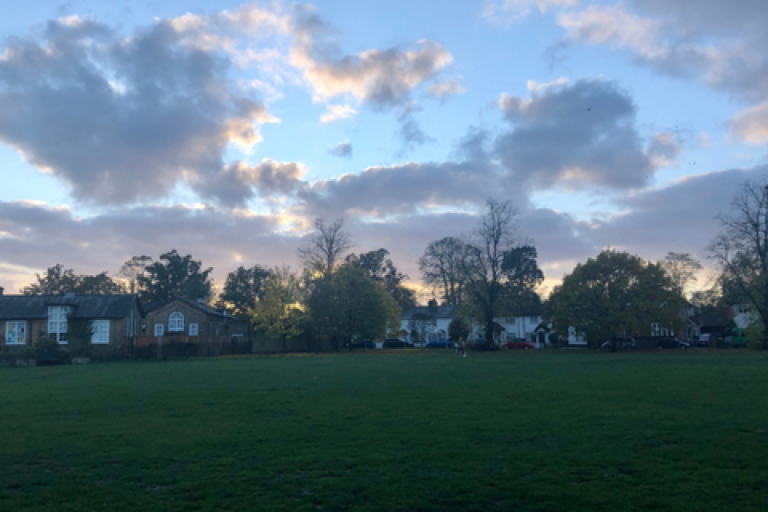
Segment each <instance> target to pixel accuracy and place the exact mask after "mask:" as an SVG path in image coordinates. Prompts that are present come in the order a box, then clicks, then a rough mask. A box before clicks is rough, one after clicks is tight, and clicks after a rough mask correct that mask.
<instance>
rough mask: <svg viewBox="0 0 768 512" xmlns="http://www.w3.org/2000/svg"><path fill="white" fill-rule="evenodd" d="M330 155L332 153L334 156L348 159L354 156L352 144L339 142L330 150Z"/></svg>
mask: <svg viewBox="0 0 768 512" xmlns="http://www.w3.org/2000/svg"><path fill="white" fill-rule="evenodd" d="M328 153H330V154H331V155H333V156H338V157H342V158H348V157H350V156H352V144H350V143H349V141H348V140H345V141H344V142H339V143H338V144H336V145H335V146H333V147H332V148H329V149H328Z"/></svg>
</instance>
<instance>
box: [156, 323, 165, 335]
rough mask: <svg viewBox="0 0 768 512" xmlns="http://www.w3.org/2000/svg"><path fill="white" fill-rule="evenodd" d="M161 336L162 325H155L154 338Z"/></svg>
mask: <svg viewBox="0 0 768 512" xmlns="http://www.w3.org/2000/svg"><path fill="white" fill-rule="evenodd" d="M162 335H163V324H155V336H162Z"/></svg>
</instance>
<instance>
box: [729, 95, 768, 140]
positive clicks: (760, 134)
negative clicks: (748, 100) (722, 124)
mask: <svg viewBox="0 0 768 512" xmlns="http://www.w3.org/2000/svg"><path fill="white" fill-rule="evenodd" d="M731 132H732V133H734V134H735V135H736V136H738V137H740V138H742V139H744V140H746V141H747V142H751V143H753V144H768V101H764V102H762V103H760V104H759V105H755V106H754V107H751V108H748V109H746V110H744V111H743V112H741V113H739V114H737V115H736V116H735V117H734V118H733V120H732V121H731Z"/></svg>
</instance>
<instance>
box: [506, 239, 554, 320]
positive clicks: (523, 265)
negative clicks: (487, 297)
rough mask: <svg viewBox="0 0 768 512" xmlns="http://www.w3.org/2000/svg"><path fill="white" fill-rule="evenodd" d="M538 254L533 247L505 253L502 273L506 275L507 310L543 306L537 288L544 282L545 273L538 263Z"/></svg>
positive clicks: (516, 248)
mask: <svg viewBox="0 0 768 512" xmlns="http://www.w3.org/2000/svg"><path fill="white" fill-rule="evenodd" d="M537 258H538V253H537V252H536V248H535V247H533V246H531V245H521V246H520V247H513V248H512V249H510V250H508V251H505V252H504V254H503V256H502V262H501V271H502V273H503V274H504V276H503V280H504V284H505V292H506V293H505V300H506V302H507V308H509V309H517V308H524V307H527V306H531V305H539V304H541V299H540V298H539V296H538V294H537V293H536V291H535V290H536V288H538V286H539V285H540V284H541V283H542V282H543V281H544V273H543V272H542V271H541V269H539V265H538V263H537V262H536V260H537Z"/></svg>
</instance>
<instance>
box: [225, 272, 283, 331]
mask: <svg viewBox="0 0 768 512" xmlns="http://www.w3.org/2000/svg"><path fill="white" fill-rule="evenodd" d="M271 274H272V271H271V270H270V269H268V268H266V267H262V266H261V265H254V266H253V267H251V268H245V267H238V268H237V269H236V270H235V271H233V272H230V273H229V274H228V275H227V280H226V282H225V283H224V288H223V289H222V291H221V294H220V295H219V300H221V302H222V303H224V304H225V305H226V306H230V307H231V309H232V314H233V315H234V316H237V317H241V318H244V317H246V316H248V313H249V312H250V311H251V310H252V309H253V307H254V306H255V305H256V302H257V301H259V300H261V299H263V298H264V293H265V292H266V283H267V280H268V278H269V276H270V275H271Z"/></svg>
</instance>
